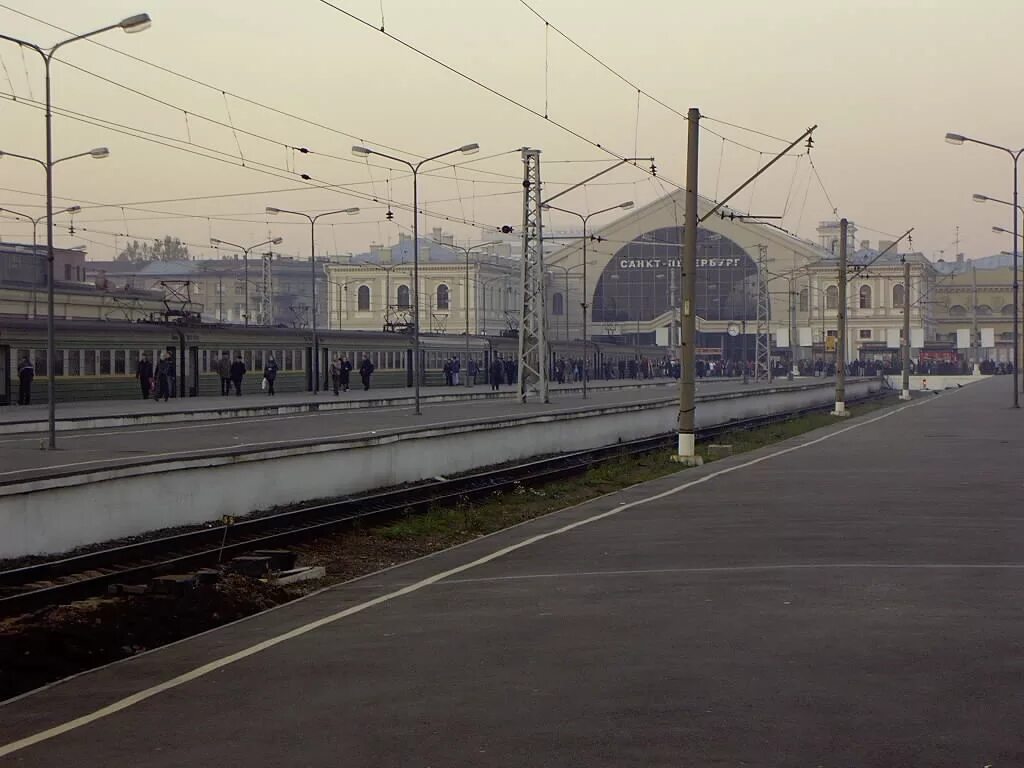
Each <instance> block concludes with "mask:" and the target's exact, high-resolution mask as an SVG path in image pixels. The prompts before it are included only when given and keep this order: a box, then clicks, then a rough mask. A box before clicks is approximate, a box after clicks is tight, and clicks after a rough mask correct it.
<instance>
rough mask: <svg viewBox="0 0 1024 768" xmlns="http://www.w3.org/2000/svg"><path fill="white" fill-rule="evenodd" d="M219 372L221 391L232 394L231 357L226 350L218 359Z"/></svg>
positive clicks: (223, 393) (224, 393)
mask: <svg viewBox="0 0 1024 768" xmlns="http://www.w3.org/2000/svg"><path fill="white" fill-rule="evenodd" d="M217 373H218V375H219V376H220V393H221V394H222V395H230V394H231V358H230V357H228V353H227V352H225V353H224V354H223V355H222V356H221V358H220V360H218V361H217Z"/></svg>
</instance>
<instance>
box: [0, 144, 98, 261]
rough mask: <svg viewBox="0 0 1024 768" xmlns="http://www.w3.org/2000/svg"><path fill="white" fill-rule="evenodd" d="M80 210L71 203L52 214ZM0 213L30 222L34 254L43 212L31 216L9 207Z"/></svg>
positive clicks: (43, 219)
mask: <svg viewBox="0 0 1024 768" xmlns="http://www.w3.org/2000/svg"><path fill="white" fill-rule="evenodd" d="M2 155H3V153H2V152H0V156H2ZM81 210H82V206H80V205H72V206H71V207H70V208H64V209H63V210H60V211H54V212H53V215H54V216H60V215H61V214H62V213H72V214H74V213H78V212H79V211H81ZM0 213H9V214H11V216H17V217H18V218H21V219H25V220H26V221H30V222H32V253H33V254H35V253H36V250H37V249H38V247H39V245H38V238H37V237H36V228H37V227H38V226H39V223H40V222H41V221H45V220H46V218H47V217H46V215H45V214H44V215H43V216H38V217H36V218H32V217H31V216H29V215H28V214H27V213H20V212H19V211H12V210H11V209H10V208H0Z"/></svg>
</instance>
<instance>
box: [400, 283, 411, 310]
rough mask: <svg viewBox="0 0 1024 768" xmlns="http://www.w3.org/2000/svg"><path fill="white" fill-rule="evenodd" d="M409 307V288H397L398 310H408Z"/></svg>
mask: <svg viewBox="0 0 1024 768" xmlns="http://www.w3.org/2000/svg"><path fill="white" fill-rule="evenodd" d="M410 306H411V304H410V303H409V286H408V285H400V286H398V308H399V309H409V307H410Z"/></svg>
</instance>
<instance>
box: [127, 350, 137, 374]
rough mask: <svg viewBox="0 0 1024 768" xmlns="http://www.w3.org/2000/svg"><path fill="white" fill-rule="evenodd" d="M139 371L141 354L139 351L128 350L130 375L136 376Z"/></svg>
mask: <svg viewBox="0 0 1024 768" xmlns="http://www.w3.org/2000/svg"><path fill="white" fill-rule="evenodd" d="M138 369H139V353H138V351H137V350H134V349H130V350H128V373H130V374H132V375H134V374H135V371H137V370H138Z"/></svg>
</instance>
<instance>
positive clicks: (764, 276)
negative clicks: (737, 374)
mask: <svg viewBox="0 0 1024 768" xmlns="http://www.w3.org/2000/svg"><path fill="white" fill-rule="evenodd" d="M770 302H771V296H770V295H769V293H768V246H767V245H758V246H757V338H756V339H755V342H754V381H765V382H769V383H770V382H771V380H772V332H771V325H770V320H771V317H770V315H771V303H770Z"/></svg>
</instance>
